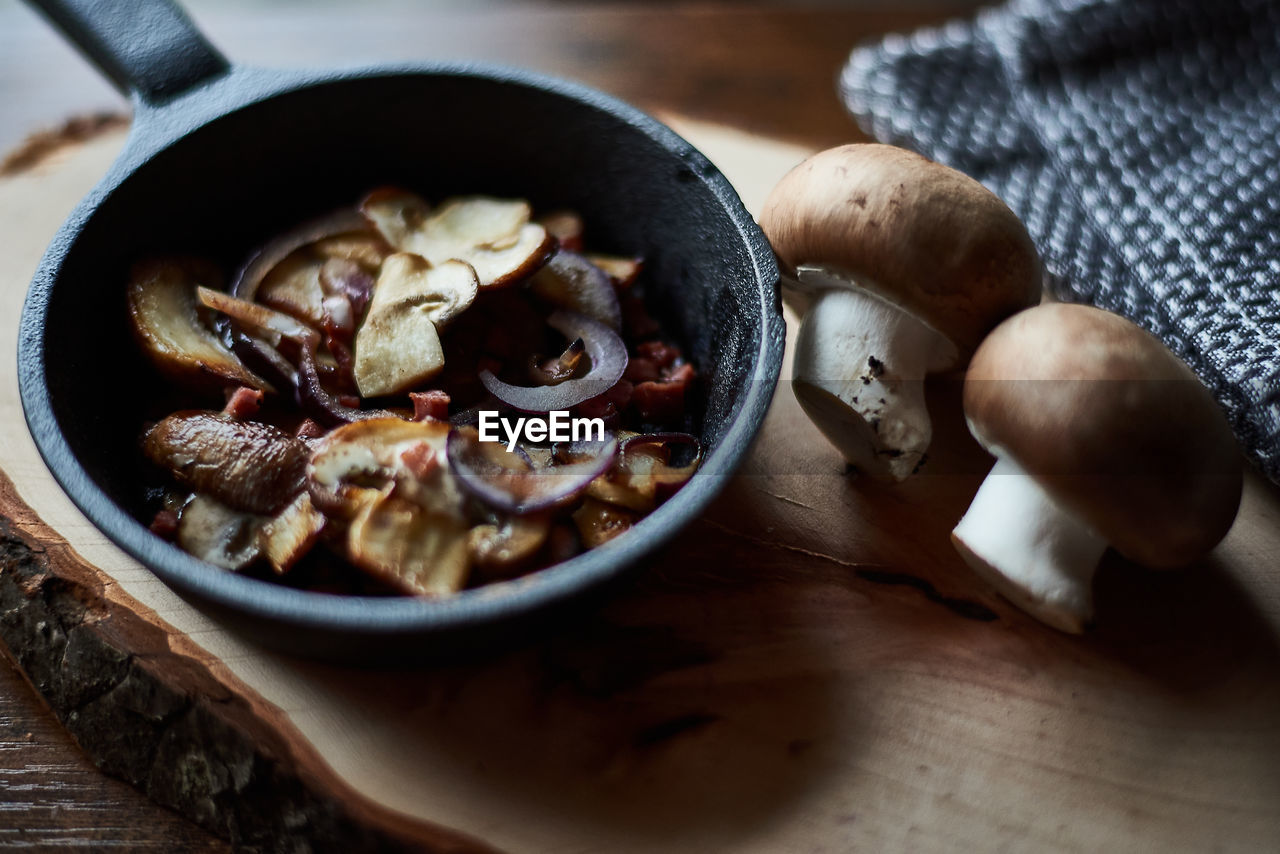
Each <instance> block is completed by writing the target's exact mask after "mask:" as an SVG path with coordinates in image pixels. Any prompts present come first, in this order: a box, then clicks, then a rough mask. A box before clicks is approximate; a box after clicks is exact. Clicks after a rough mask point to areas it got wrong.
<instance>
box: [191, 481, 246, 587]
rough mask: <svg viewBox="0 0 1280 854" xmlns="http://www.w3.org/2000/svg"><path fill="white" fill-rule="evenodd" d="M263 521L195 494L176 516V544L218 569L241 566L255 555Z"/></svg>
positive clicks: (205, 496)
mask: <svg viewBox="0 0 1280 854" xmlns="http://www.w3.org/2000/svg"><path fill="white" fill-rule="evenodd" d="M265 521H266V520H265V519H264V518H263V517H262V516H257V515H254V514H252V513H244V512H241V511H238V510H232V509H231V508H230V507H228V506H227V505H225V504H223V503H222V502H220V501H218V500H217V499H214V498H210V497H209V496H208V495H201V494H199V493H197V494H196V495H194V496H192V498H191V500H190V501H188V502H187V504H186V505H185V506H184V507H183V508H182V512H181V514H180V515H179V517H178V533H177V543H178V545H179V546H180V547H181V548H182V550H183V551H185V552H186V553H187V554H189V555H191V556H192V557H196V558H199V559H200V560H203V561H205V562H206V563H211V564H213V565H214V566H216V567H218V568H220V569H229V570H232V571H233V572H234V571H237V570H240V569H243V568H244V567H246V566H248V565H249V564H250V563H252V562H253V561H254V560H255V559H256V558H257V557H258V538H259V534H260V533H261V530H262V525H263V523H264V522H265Z"/></svg>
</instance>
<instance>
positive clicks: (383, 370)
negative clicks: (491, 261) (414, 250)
mask: <svg viewBox="0 0 1280 854" xmlns="http://www.w3.org/2000/svg"><path fill="white" fill-rule="evenodd" d="M478 285H479V283H478V281H477V279H476V274H475V271H474V270H473V269H471V266H470V265H469V264H466V263H464V262H462V261H443V262H441V263H439V264H435V265H433V264H431V263H429V262H428V261H426V260H424V259H422V258H421V257H419V256H417V255H411V254H408V253H404V252H401V253H397V254H395V255H391V256H389V257H388V258H387V260H386V261H384V262H383V264H382V273H381V274H380V275H379V276H378V281H377V284H375V285H374V289H373V300H372V302H370V304H369V313H368V315H367V316H366V317H365V320H364V323H363V324H361V326H360V329H359V330H358V331H357V332H356V342H355V344H356V358H355V368H354V373H355V379H356V386H357V387H358V388H359V389H360V394H361V395H362V396H364V397H378V396H380V395H385V394H395V393H397V392H402V391H406V390H408V389H410V388H412V387H413V386H415V385H418V384H419V383H421V382H423V381H424V380H427V379H429V378H430V377H432V376H433V375H434V374H435V373H436V372H438V371H439V370H440V369H441V368H443V367H444V348H443V347H442V346H441V344H440V335H439V333H438V332H437V327H438V326H439V325H442V324H444V323H447V322H448V321H449V320H450V319H451V318H452V317H454V316H455V315H457V314H458V313H459V312H461V311H463V310H464V309H466V308H467V307H468V306H470V305H471V303H472V301H474V300H475V297H476V290H477V288H478Z"/></svg>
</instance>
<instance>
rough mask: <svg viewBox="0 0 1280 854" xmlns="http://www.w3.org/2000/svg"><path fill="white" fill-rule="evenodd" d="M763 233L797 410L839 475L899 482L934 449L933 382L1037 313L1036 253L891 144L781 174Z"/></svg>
mask: <svg viewBox="0 0 1280 854" xmlns="http://www.w3.org/2000/svg"><path fill="white" fill-rule="evenodd" d="M760 225H761V227H762V228H763V229H764V231H765V234H766V235H768V237H769V240H770V242H771V243H772V244H773V248H774V251H775V252H776V254H777V256H778V258H779V260H780V261H781V264H782V267H783V297H784V299H785V300H786V301H787V303H788V304H789V305H791V306H792V307H793V308H794V309H795V310H796V312H797V313H798V314H799V315H800V316H801V318H802V319H801V325H800V330H799V334H798V336H797V339H796V352H795V362H794V367H793V370H792V380H793V383H794V385H793V388H794V390H795V395H796V399H797V400H798V401H799V403H800V406H801V407H802V408H803V409H804V410H805V412H806V413H807V414H808V415H809V417H810V418H811V419H812V420H813V422H814V423H815V424H816V425H817V426H818V428H819V429H821V430H822V432H823V434H824V435H826V437H827V439H828V440H829V441H830V442H831V443H832V444H833V445H835V446H836V448H837V449H839V450H840V452H841V453H842V454H843V455H844V457H845V459H846V460H848V462H850V463H852V464H853V465H854V466H856V467H857V468H858V469H859V470H861V471H865V472H867V473H869V474H872V475H876V476H888V477H891V478H893V479H895V480H902V479H904V478H906V477H907V476H908V475H910V474H911V473H912V472H914V471H915V470H916V469H917V468H918V467H919V466H920V464H921V463H922V461H923V459H924V454H925V451H926V449H927V448H928V446H929V442H930V439H931V438H932V426H931V424H930V421H929V414H928V411H927V409H926V407H925V399H924V379H925V376H926V375H927V374H929V373H934V372H938V371H945V370H949V369H954V368H958V367H962V366H963V365H964V362H965V361H966V360H967V358H968V356H969V354H970V353H972V351H973V349H974V348H975V347H977V345H978V342H979V341H981V340H982V337H983V336H984V335H985V334H986V333H987V332H989V331H990V330H991V329H992V328H993V327H994V326H995V325H996V324H997V323H999V322H1000V321H1001V320H1003V319H1004V318H1005V317H1007V316H1009V315H1010V314H1012V313H1014V312H1016V311H1018V310H1020V309H1023V308H1026V307H1027V306H1030V305H1034V304H1035V303H1037V302H1039V300H1040V291H1041V270H1040V262H1039V258H1038V256H1037V254H1036V250H1035V246H1034V245H1033V244H1032V242H1031V238H1030V236H1029V235H1028V234H1027V231H1026V228H1025V227H1024V226H1023V224H1022V222H1021V221H1020V220H1019V219H1018V217H1017V216H1016V215H1015V214H1014V213H1013V211H1011V210H1009V208H1008V206H1006V205H1005V204H1004V203H1003V202H1002V201H1000V199H999V198H998V197H997V196H995V195H994V194H993V193H991V192H990V191H989V190H987V189H986V188H985V187H983V186H982V185H981V184H979V183H978V182H977V181H975V180H973V179H972V178H970V177H968V176H966V175H964V174H963V173H960V172H957V171H956V170H954V169H951V168H949V167H946V166H943V165H941V164H939V163H935V162H933V161H931V160H928V159H926V158H924V157H921V156H920V155H918V154H913V153H912V152H909V151H906V150H904V149H901V148H896V147H893V146H889V145H875V144H868V145H844V146H840V147H838V148H832V149H829V150H827V151H823V152H820V153H818V154H815V155H814V156H813V157H810V158H809V159H808V160H806V161H804V162H803V163H801V164H800V165H799V166H797V167H796V168H795V169H793V170H792V171H791V172H789V173H788V174H787V175H786V176H785V177H784V178H783V179H782V180H781V181H780V182H779V183H778V185H777V186H776V187H775V188H774V189H773V191H772V193H771V194H770V195H769V198H768V200H767V201H766V202H765V206H764V210H763V212H762V214H761V217H760Z"/></svg>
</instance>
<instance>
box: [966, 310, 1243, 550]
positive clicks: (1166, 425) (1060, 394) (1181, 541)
mask: <svg viewBox="0 0 1280 854" xmlns="http://www.w3.org/2000/svg"><path fill="white" fill-rule="evenodd" d="M964 410H965V416H966V417H967V418H968V420H969V427H970V429H971V430H972V432H973V434H974V436H975V437H976V438H977V439H978V441H979V442H981V443H982V444H983V445H984V446H985V447H986V448H987V449H988V450H990V451H991V452H992V453H995V454H997V455H998V456H1002V455H1007V456H1009V457H1011V458H1012V459H1013V460H1015V461H1016V462H1017V463H1018V464H1019V465H1021V466H1022V467H1023V469H1025V470H1026V471H1027V472H1028V473H1029V474H1031V475H1032V476H1033V477H1035V478H1036V479H1037V481H1039V482H1040V483H1041V485H1043V486H1044V487H1045V489H1046V491H1047V492H1049V493H1050V495H1052V496H1053V498H1054V500H1056V501H1057V502H1058V503H1059V504H1060V505H1061V506H1063V507H1064V508H1066V509H1067V510H1069V511H1071V512H1073V513H1075V514H1076V515H1077V516H1078V517H1079V518H1081V519H1083V520H1084V521H1086V522H1087V523H1088V524H1090V525H1091V526H1092V527H1093V528H1094V530H1096V531H1097V532H1098V533H1099V534H1100V535H1101V536H1102V537H1103V538H1105V539H1106V540H1107V541H1108V542H1110V544H1111V545H1112V546H1113V547H1114V548H1115V549H1116V550H1117V551H1119V552H1120V553H1121V554H1123V555H1125V556H1126V557H1128V558H1131V559H1133V560H1135V561H1137V562H1139V563H1141V564H1144V565H1146V566H1151V567H1172V566H1179V565H1182V564H1186V563H1189V562H1191V561H1193V560H1195V559H1196V558H1197V557H1199V556H1201V555H1203V554H1204V553H1206V552H1208V551H1209V550H1210V549H1212V548H1213V547H1214V546H1215V545H1216V544H1217V543H1218V541H1219V540H1221V539H1222V538H1223V537H1224V536H1225V535H1226V533H1227V531H1228V529H1230V527H1231V523H1232V521H1233V520H1234V519H1235V515H1236V510H1237V509H1238V507H1239V505H1240V491H1241V485H1242V475H1241V463H1240V454H1239V451H1238V449H1237V447H1236V442H1235V438H1234V437H1233V436H1232V433H1231V428H1230V427H1229V426H1228V425H1227V422H1226V419H1225V418H1224V417H1223V414H1222V411H1221V410H1220V409H1219V408H1218V405H1217V403H1216V402H1215V401H1214V399H1213V396H1212V395H1211V394H1210V393H1209V390H1208V389H1206V388H1205V386H1204V385H1203V384H1202V383H1201V382H1200V380H1199V379H1198V378H1197V377H1196V375H1195V374H1194V373H1192V371H1191V370H1190V369H1189V368H1188V367H1187V366H1186V365H1185V364H1183V363H1182V362H1181V361H1179V360H1178V358H1177V357H1176V356H1174V355H1173V354H1172V353H1171V352H1169V351H1168V350H1167V349H1166V348H1165V346H1164V345H1163V344H1161V343H1160V341H1159V340H1157V339H1156V338H1155V337H1154V336H1152V335H1150V334H1148V333H1147V332H1145V331H1143V330H1142V329H1140V328H1138V327H1137V326H1135V325H1134V324H1133V323H1130V322H1129V321H1128V320H1125V319H1124V318H1122V317H1119V316H1118V315H1114V314H1110V313H1108V312H1105V311H1102V310H1100V309H1096V308H1091V307H1089V306H1083V305H1064V304H1046V305H1042V306H1038V307H1036V308H1032V309H1028V310H1027V311H1024V312H1022V313H1020V314H1016V315H1014V316H1013V317H1011V318H1009V319H1008V320H1006V321H1005V322H1004V323H1002V324H1000V326H998V327H997V328H996V329H995V331H994V332H992V333H991V335H989V336H988V337H987V339H986V340H985V341H983V342H982V345H981V346H980V347H979V348H978V350H977V352H976V353H974V356H973V360H972V361H971V362H970V364H969V371H968V374H967V375H966V377H965V385H964Z"/></svg>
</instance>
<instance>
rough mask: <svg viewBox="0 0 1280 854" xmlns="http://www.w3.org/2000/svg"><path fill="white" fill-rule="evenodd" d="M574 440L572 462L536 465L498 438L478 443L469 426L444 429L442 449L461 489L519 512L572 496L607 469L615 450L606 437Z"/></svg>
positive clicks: (477, 434) (505, 509)
mask: <svg viewBox="0 0 1280 854" xmlns="http://www.w3.org/2000/svg"><path fill="white" fill-rule="evenodd" d="M577 445H578V446H580V447H578V448H577V450H578V451H579V453H578V454H576V455H575V456H576V457H577V459H575V461H573V462H566V463H561V464H556V465H551V466H546V467H538V466H535V465H534V464H533V462H532V460H531V458H530V457H529V455H528V454H527V453H523V452H522V449H520V448H519V447H517V452H519V453H511V452H508V451H507V450H506V448H505V446H504V445H503V444H502V443H501V442H481V441H480V436H479V431H477V430H476V429H475V428H474V427H457V428H455V429H454V430H452V431H451V432H450V433H449V438H448V441H447V442H446V443H445V453H446V456H447V457H448V460H449V468H450V470H451V471H452V472H453V474H454V476H455V477H456V478H457V479H458V483H459V484H460V485H461V486H462V488H463V489H465V490H466V491H467V492H469V493H470V494H471V495H473V496H475V497H476V498H478V499H480V500H481V501H483V502H484V503H485V504H488V505H489V506H491V507H494V508H496V509H498V510H502V511H505V512H507V513H514V514H516V515H521V514H525V513H533V512H535V511H538V510H545V509H547V508H549V507H554V506H556V505H558V504H561V503H562V502H565V501H567V500H569V499H571V498H573V497H574V496H576V495H578V494H579V493H581V492H582V491H583V490H585V489H586V488H587V486H588V485H589V484H590V483H591V481H593V480H595V479H596V478H597V477H599V476H600V475H601V474H603V473H604V472H606V471H608V470H609V467H610V466H611V465H613V461H614V458H615V457H616V456H617V453H618V443H617V440H615V439H614V438H613V437H612V436H606V437H605V440H604V441H603V442H596V443H577Z"/></svg>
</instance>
